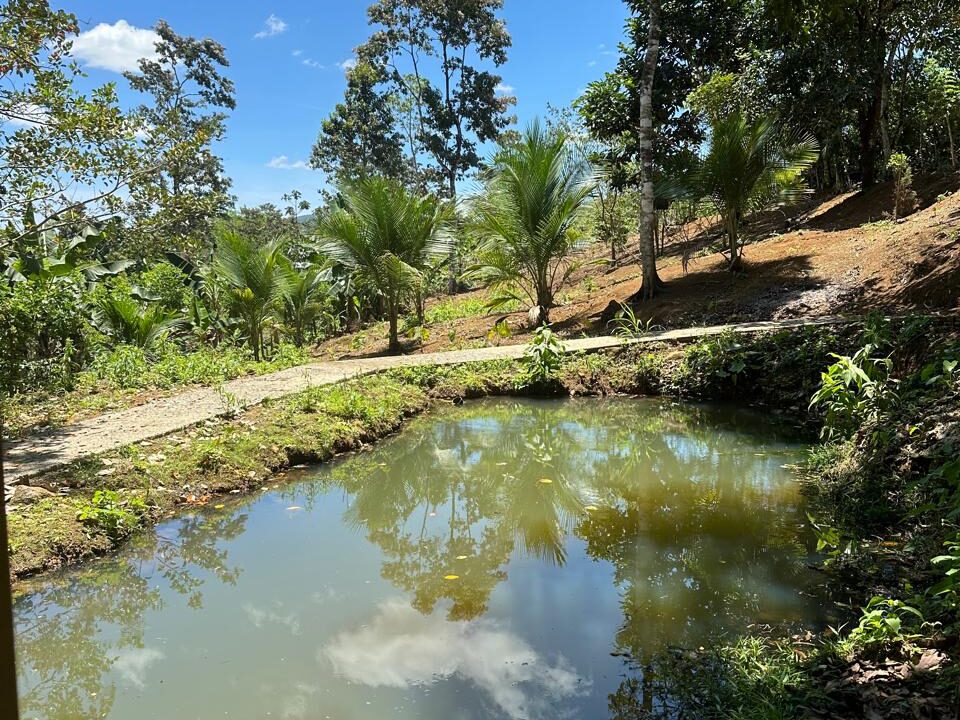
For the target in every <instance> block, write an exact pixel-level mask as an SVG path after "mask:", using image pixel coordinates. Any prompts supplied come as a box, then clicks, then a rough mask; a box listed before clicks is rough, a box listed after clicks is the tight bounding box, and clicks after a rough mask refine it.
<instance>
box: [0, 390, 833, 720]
mask: <svg viewBox="0 0 960 720" xmlns="http://www.w3.org/2000/svg"><path fill="white" fill-rule="evenodd" d="M803 447H804V446H803V444H802V443H800V442H798V441H797V440H796V434H795V433H794V432H792V431H791V429H790V428H789V427H784V426H782V425H778V424H777V423H776V422H774V421H773V419H772V418H771V417H770V416H769V415H764V414H759V413H756V412H753V411H746V410H742V409H735V408H730V407H715V406H699V405H685V404H675V403H671V402H668V401H663V400H649V399H626V398H620V399H608V400H595V399H590V400H549V401H535V400H517V399H491V400H483V401H478V402H473V403H468V404H467V405H466V406H464V407H461V408H450V409H448V410H443V411H441V412H438V413H436V414H432V415H430V416H428V417H423V418H420V419H418V420H415V421H414V422H412V423H411V424H410V425H409V427H408V428H407V429H406V430H404V431H403V433H401V434H400V435H398V436H397V437H395V438H391V439H389V440H386V441H384V442H382V443H380V444H378V445H377V446H376V447H375V448H374V449H372V450H370V451H367V452H362V453H358V454H355V455H352V456H349V457H346V458H344V459H341V460H339V461H337V462H334V463H330V464H327V465H324V466H321V467H318V468H313V469H309V470H307V469H304V470H299V471H295V472H294V473H291V474H290V476H289V477H288V478H286V479H285V480H283V481H280V482H278V483H276V484H275V485H274V486H271V487H270V488H267V489H266V490H265V491H264V492H261V493H259V494H257V495H256V496H252V497H245V498H237V499H236V500H235V501H233V502H229V501H228V502H227V504H226V506H225V507H223V508H220V509H216V508H212V507H208V508H206V509H204V510H203V511H201V512H198V513H196V514H193V515H189V516H186V517H180V518H178V519H176V520H173V521H170V522H167V523H164V524H163V525H160V526H159V527H157V528H156V529H155V530H154V531H151V532H148V533H144V534H142V535H141V536H139V537H137V538H136V539H135V540H134V541H133V542H131V543H129V544H128V545H126V546H125V547H124V549H123V550H122V551H121V552H120V553H119V554H117V555H116V556H112V557H109V558H104V559H101V560H98V561H95V562H91V563H88V564H87V565H85V566H83V567H82V568H79V569H76V570H71V571H67V572H63V573H60V574H58V575H56V576H53V577H51V578H48V579H46V580H44V581H42V582H40V583H38V584H35V585H33V586H32V587H31V591H30V593H29V594H25V595H21V596H20V597H19V598H18V599H17V601H16V606H15V613H16V625H17V642H18V644H17V651H18V654H19V657H18V664H19V679H20V700H21V708H22V712H23V716H24V717H25V718H56V719H58V720H59V719H63V718H95V717H110V718H171V719H174V718H175V719H177V720H192V719H193V718H198V719H201V718H202V719H204V720H206V719H209V718H257V719H259V718H305V719H307V718H308V719H311V720H313V719H320V720H324V719H326V718H330V719H331V720H383V719H385V718H400V719H406V718H424V719H426V720H461V719H462V720H470V719H474V718H508V719H511V720H514V719H529V720H539V719H541V718H542V719H544V720H547V719H550V720H554V719H557V718H590V719H602V718H610V717H612V716H613V715H612V714H611V713H612V711H611V710H610V708H609V699H610V696H611V695H612V694H615V693H617V692H618V690H619V691H620V695H619V696H620V697H623V696H624V690H625V689H628V688H629V687H631V686H630V683H631V682H633V681H635V680H636V679H637V678H639V677H640V676H641V675H642V671H643V667H644V665H645V664H647V663H648V662H649V660H650V659H651V658H652V657H654V656H655V655H656V654H657V653H659V652H662V651H664V650H665V649H666V648H671V647H698V646H701V645H705V644H707V643H709V642H710V640H711V638H713V637H716V636H717V635H718V634H722V633H728V634H733V633H739V632H743V631H745V630H746V629H747V627H748V626H749V625H750V624H752V623H770V624H789V625H793V624H806V625H807V626H808V627H812V626H817V625H822V624H823V623H824V622H825V621H826V618H825V616H824V612H825V610H824V608H825V606H826V603H824V602H823V600H822V599H821V598H820V597H819V594H818V590H817V587H816V582H817V579H816V577H815V573H814V572H813V571H811V570H809V569H807V567H806V563H807V562H809V555H810V552H811V550H810V546H809V538H808V537H807V535H806V532H805V530H804V510H803V504H802V500H801V497H800V493H799V490H798V487H797V484H796V482H795V480H794V478H793V476H792V474H791V472H790V470H789V469H787V468H785V467H784V466H785V465H788V464H790V463H794V462H796V461H797V460H798V459H800V457H801V456H802V452H803ZM634 687H636V686H634ZM641 687H642V686H641ZM628 694H629V693H628ZM642 694H643V693H640V695H642ZM636 695H637V693H633V696H636ZM634 699H636V700H637V702H641V703H642V702H656V700H655V699H651V698H642V697H641V698H639V699H637V698H636V697H635V698H634ZM621 712H622V708H621ZM622 717H635V715H626V714H624V715H622Z"/></svg>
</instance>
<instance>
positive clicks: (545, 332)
mask: <svg viewBox="0 0 960 720" xmlns="http://www.w3.org/2000/svg"><path fill="white" fill-rule="evenodd" d="M562 362H563V345H562V344H561V343H560V341H559V340H558V339H557V336H556V335H554V333H553V330H551V329H550V328H549V327H547V326H546V325H542V326H540V327H538V328H537V329H536V332H534V333H533V339H532V340H531V341H530V344H529V345H527V349H526V350H525V351H524V353H523V373H521V375H520V377H519V378H518V380H517V382H518V384H519V385H520V386H521V387H538V386H539V387H543V386H545V385H548V384H551V383H553V382H554V381H555V380H556V378H557V373H558V371H559V370H560V365H561V364H562Z"/></svg>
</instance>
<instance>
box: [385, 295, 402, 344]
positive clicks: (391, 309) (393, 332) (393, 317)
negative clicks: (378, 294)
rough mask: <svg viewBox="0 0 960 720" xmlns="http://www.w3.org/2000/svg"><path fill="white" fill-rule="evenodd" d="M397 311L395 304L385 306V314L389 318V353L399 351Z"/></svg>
mask: <svg viewBox="0 0 960 720" xmlns="http://www.w3.org/2000/svg"><path fill="white" fill-rule="evenodd" d="M398 312H399V309H398V308H397V304H396V303H395V302H390V303H388V304H387V314H388V315H389V316H390V352H398V351H399V350H400V335H399V333H398V332H397V314H398Z"/></svg>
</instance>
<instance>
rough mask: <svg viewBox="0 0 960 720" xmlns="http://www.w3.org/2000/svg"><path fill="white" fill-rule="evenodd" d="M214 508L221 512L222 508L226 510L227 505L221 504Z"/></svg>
mask: <svg viewBox="0 0 960 720" xmlns="http://www.w3.org/2000/svg"><path fill="white" fill-rule="evenodd" d="M213 507H214V508H215V509H217V510H221V509H222V508H225V507H226V505H224V504H223V503H220V504H219V505H214V506H213Z"/></svg>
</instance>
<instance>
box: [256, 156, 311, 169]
mask: <svg viewBox="0 0 960 720" xmlns="http://www.w3.org/2000/svg"><path fill="white" fill-rule="evenodd" d="M267 167H268V168H273V169H274V170H309V169H310V166H309V165H307V163H306V161H305V160H290V158H288V157H287V156H286V155H277V156H276V157H275V158H272V159H271V160H270V162H268V163H267Z"/></svg>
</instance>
